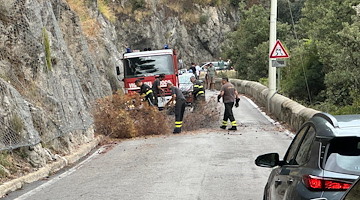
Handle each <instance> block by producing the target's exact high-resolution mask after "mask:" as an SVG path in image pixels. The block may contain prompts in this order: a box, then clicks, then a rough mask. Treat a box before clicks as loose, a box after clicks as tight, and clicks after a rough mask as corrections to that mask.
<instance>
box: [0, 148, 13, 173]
mask: <svg viewBox="0 0 360 200" xmlns="http://www.w3.org/2000/svg"><path fill="white" fill-rule="evenodd" d="M11 166H12V164H11V162H10V157H9V155H8V154H7V153H5V152H2V153H0V178H4V177H6V176H7V174H8V173H7V171H6V168H9V167H11Z"/></svg>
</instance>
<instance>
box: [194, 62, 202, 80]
mask: <svg viewBox="0 0 360 200" xmlns="http://www.w3.org/2000/svg"><path fill="white" fill-rule="evenodd" d="M195 68H196V79H200V70H201V67H200V66H199V65H198V64H196V66H195Z"/></svg>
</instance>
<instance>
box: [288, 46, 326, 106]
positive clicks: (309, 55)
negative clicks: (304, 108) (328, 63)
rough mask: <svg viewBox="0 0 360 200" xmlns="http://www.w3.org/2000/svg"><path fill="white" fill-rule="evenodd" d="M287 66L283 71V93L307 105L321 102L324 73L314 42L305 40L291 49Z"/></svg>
mask: <svg viewBox="0 0 360 200" xmlns="http://www.w3.org/2000/svg"><path fill="white" fill-rule="evenodd" d="M287 65H288V66H287V67H286V68H285V69H283V71H284V74H285V76H284V77H285V78H284V80H283V81H282V85H283V92H284V93H285V94H286V95H287V96H289V97H290V98H293V99H297V100H301V101H303V100H305V101H306V102H307V103H310V102H313V101H322V100H323V99H322V97H321V96H320V95H319V94H320V93H321V92H322V91H323V90H324V89H325V84H324V76H325V73H324V70H323V64H322V63H321V62H320V61H319V56H318V50H317V46H316V44H315V43H314V41H312V40H307V41H305V42H303V43H302V44H301V46H298V47H297V48H295V49H293V51H292V57H291V60H290V62H289V63H288V64H287Z"/></svg>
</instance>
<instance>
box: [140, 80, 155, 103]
mask: <svg viewBox="0 0 360 200" xmlns="http://www.w3.org/2000/svg"><path fill="white" fill-rule="evenodd" d="M135 85H136V86H137V87H140V91H139V93H140V95H141V96H142V97H144V99H145V100H146V101H147V102H148V103H149V105H150V106H154V105H155V97H154V93H153V91H152V89H151V88H150V86H148V85H146V84H144V83H143V82H142V81H141V80H140V79H137V80H136V81H135Z"/></svg>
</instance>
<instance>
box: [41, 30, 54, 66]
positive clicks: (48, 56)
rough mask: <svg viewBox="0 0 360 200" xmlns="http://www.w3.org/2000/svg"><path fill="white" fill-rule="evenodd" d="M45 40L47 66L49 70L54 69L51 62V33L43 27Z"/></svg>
mask: <svg viewBox="0 0 360 200" xmlns="http://www.w3.org/2000/svg"><path fill="white" fill-rule="evenodd" d="M42 32H43V40H44V48H45V59H46V66H47V70H48V71H51V70H52V64H51V51H50V40H49V34H48V32H47V30H46V28H45V27H44V28H43V31H42Z"/></svg>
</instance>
